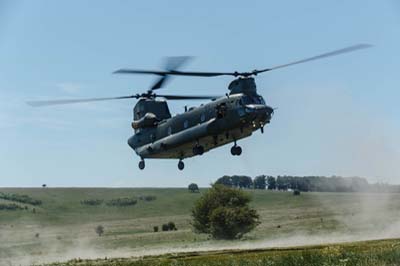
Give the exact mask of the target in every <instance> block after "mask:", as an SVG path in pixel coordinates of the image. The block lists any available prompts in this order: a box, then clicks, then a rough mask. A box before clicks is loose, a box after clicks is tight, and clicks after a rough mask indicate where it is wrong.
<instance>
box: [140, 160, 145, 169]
mask: <svg viewBox="0 0 400 266" xmlns="http://www.w3.org/2000/svg"><path fill="white" fill-rule="evenodd" d="M144 167H145V164H144V160H141V161H140V162H139V169H140V170H143V169H144Z"/></svg>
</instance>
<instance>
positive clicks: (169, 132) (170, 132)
mask: <svg viewBox="0 0 400 266" xmlns="http://www.w3.org/2000/svg"><path fill="white" fill-rule="evenodd" d="M167 132H168V135H171V134H172V128H171V127H168V131H167Z"/></svg>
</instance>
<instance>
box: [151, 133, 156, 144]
mask: <svg viewBox="0 0 400 266" xmlns="http://www.w3.org/2000/svg"><path fill="white" fill-rule="evenodd" d="M154 139H155V136H154V134H153V133H151V134H150V141H152V142H153V141H154Z"/></svg>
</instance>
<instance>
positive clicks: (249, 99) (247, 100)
mask: <svg viewBox="0 0 400 266" xmlns="http://www.w3.org/2000/svg"><path fill="white" fill-rule="evenodd" d="M240 104H241V105H247V104H265V102H264V99H263V98H262V97H261V96H258V95H257V96H247V95H246V96H243V97H242V98H241V99H240Z"/></svg>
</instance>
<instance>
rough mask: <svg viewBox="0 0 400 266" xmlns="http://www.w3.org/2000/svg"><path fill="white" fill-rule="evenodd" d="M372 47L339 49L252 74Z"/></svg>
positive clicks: (255, 72) (357, 46)
mask: <svg viewBox="0 0 400 266" xmlns="http://www.w3.org/2000/svg"><path fill="white" fill-rule="evenodd" d="M370 47H372V45H370V44H357V45H352V46H349V47H345V48H342V49H339V50H335V51H331V52H328V53H324V54H320V55H317V56H313V57H309V58H305V59H301V60H298V61H294V62H291V63H287V64H283V65H278V66H274V67H271V68H266V69H262V70H254V71H253V72H252V73H253V74H254V75H257V74H259V73H263V72H267V71H271V70H275V69H278V68H284V67H288V66H292V65H297V64H301V63H306V62H310V61H314V60H318V59H322V58H326V57H331V56H336V55H340V54H344V53H350V52H354V51H357V50H361V49H366V48H370Z"/></svg>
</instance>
